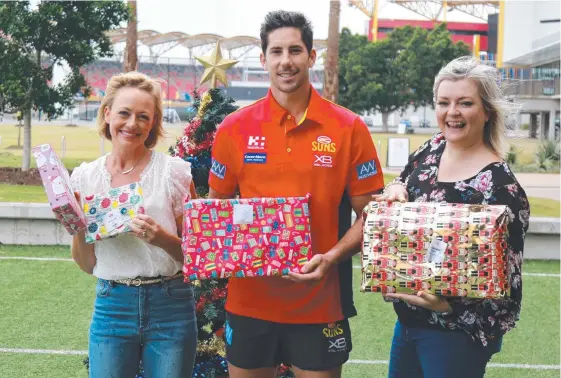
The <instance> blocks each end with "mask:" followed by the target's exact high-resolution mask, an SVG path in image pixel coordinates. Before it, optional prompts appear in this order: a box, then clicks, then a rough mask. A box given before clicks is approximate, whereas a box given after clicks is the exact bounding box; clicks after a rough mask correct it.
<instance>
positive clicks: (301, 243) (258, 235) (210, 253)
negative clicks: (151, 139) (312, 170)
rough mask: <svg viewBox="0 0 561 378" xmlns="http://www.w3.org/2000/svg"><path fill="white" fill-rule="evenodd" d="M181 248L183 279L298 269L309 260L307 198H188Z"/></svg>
mask: <svg viewBox="0 0 561 378" xmlns="http://www.w3.org/2000/svg"><path fill="white" fill-rule="evenodd" d="M182 249H183V254H184V255H185V259H184V265H183V274H184V276H185V280H186V281H193V280H203V279H216V278H229V277H238V278H241V277H259V276H284V275H287V274H288V273H289V272H296V273H299V272H300V269H301V268H302V266H303V265H304V264H306V263H307V262H308V261H309V260H310V259H311V258H312V238H311V233H310V212H309V196H306V197H287V198H242V199H230V200H219V199H197V200H192V201H187V202H186V203H185V205H184V208H183V243H182Z"/></svg>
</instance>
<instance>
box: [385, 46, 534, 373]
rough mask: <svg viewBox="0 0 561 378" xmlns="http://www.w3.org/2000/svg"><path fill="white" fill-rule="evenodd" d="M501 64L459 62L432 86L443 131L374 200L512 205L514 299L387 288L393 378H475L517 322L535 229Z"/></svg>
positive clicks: (509, 259) (509, 258)
mask: <svg viewBox="0 0 561 378" xmlns="http://www.w3.org/2000/svg"><path fill="white" fill-rule="evenodd" d="M498 78H499V73H498V71H497V69H496V68H494V67H491V66H487V65H484V64H480V63H479V62H477V61H476V60H474V59H473V58H469V57H464V58H458V59H455V60H453V61H451V62H450V63H448V64H447V65H446V66H445V67H443V68H442V69H441V70H440V72H439V74H438V75H437V77H436V79H435V82H434V87H433V91H434V99H435V108H436V118H437V121H438V126H439V128H440V133H438V134H437V135H435V136H434V137H433V138H432V139H430V140H429V141H427V142H426V143H425V144H424V145H422V146H421V147H420V148H419V149H418V150H417V151H416V152H415V153H413V154H412V155H411V156H410V158H409V163H408V164H407V166H406V167H405V168H404V169H403V171H402V172H401V174H400V175H399V177H397V178H396V179H395V180H394V181H393V182H391V183H390V184H389V185H387V186H386V189H385V191H384V194H383V195H381V196H378V197H377V198H376V199H377V200H387V201H396V200H397V201H410V202H415V201H417V202H448V203H468V204H501V205H508V207H509V209H510V212H509V214H510V218H511V222H510V224H509V226H508V248H507V251H505V254H506V256H505V260H506V261H507V264H508V266H509V269H508V271H509V273H510V276H509V277H508V278H509V283H510V286H511V291H510V295H509V296H508V297H507V298H505V299H497V300H491V299H469V298H463V297H462V298H458V297H439V296H435V295H432V294H429V293H426V292H423V291H420V292H418V293H417V294H416V295H409V294H396V293H394V294H386V295H385V297H386V300H391V301H393V302H394V309H395V311H396V313H397V316H398V320H397V323H396V326H395V331H394V337H393V341H392V348H391V353H390V366H389V377H390V378H402V377H403V378H422V377H425V378H449V377H454V378H462V377H465V378H478V377H483V376H484V374H485V368H486V365H487V363H488V361H489V360H490V358H491V356H492V355H493V354H494V353H497V352H499V351H500V349H501V344H502V337H503V335H504V334H505V333H506V332H507V331H509V330H510V329H512V328H513V327H514V326H515V323H516V321H517V320H518V319H519V315H520V304H521V301H522V270H521V268H522V253H523V249H524V238H525V233H526V231H527V229H528V220H529V215H530V212H529V205H528V199H527V198H526V194H525V192H524V190H523V189H522V187H521V186H520V184H519V183H518V181H517V180H516V177H514V175H513V174H512V172H511V171H510V168H509V167H508V165H507V164H506V163H505V162H504V160H503V159H502V151H503V144H504V141H505V123H506V121H507V116H508V114H509V107H510V106H511V105H512V103H510V102H509V101H507V100H506V99H505V98H504V97H503V95H502V93H501V90H500V88H499V86H498V83H497V81H498Z"/></svg>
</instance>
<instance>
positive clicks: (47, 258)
mask: <svg viewBox="0 0 561 378" xmlns="http://www.w3.org/2000/svg"><path fill="white" fill-rule="evenodd" d="M0 260H31V261H74V260H72V259H64V258H62V257H23V256H0Z"/></svg>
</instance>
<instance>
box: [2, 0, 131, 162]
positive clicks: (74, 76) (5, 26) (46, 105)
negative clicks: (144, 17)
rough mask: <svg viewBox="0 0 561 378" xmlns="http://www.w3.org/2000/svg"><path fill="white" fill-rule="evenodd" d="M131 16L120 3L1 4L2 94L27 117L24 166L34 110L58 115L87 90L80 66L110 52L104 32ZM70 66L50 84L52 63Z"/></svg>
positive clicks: (54, 2)
mask: <svg viewBox="0 0 561 378" xmlns="http://www.w3.org/2000/svg"><path fill="white" fill-rule="evenodd" d="M128 19H129V12H128V7H127V5H126V4H125V3H124V2H120V1H42V2H39V3H38V4H36V6H34V7H32V6H31V5H30V3H29V2H28V1H22V2H3V3H0V56H2V59H0V92H1V93H2V95H3V97H4V98H5V102H6V103H7V104H8V105H9V106H10V107H11V108H13V109H17V110H20V111H21V112H22V114H23V118H24V149H23V159H22V169H23V170H27V169H29V163H30V152H31V111H32V110H39V111H41V112H43V113H44V114H45V116H46V117H47V118H49V119H50V118H52V117H55V116H57V115H60V114H61V113H62V112H63V110H64V108H65V107H67V106H69V105H71V103H72V101H73V97H74V96H75V95H76V94H78V93H82V94H84V95H88V93H89V91H88V88H87V85H86V82H85V79H84V77H83V75H82V74H80V71H79V70H80V67H82V66H84V65H87V64H88V63H91V62H93V61H94V60H95V59H97V58H100V57H104V56H111V55H112V47H111V41H110V40H109V38H108V37H107V36H106V35H105V32H107V31H109V30H112V29H114V28H116V27H119V26H120V24H121V23H122V22H125V21H127V20H128ZM54 65H66V66H67V67H68V71H69V73H68V74H67V76H66V77H65V78H64V80H63V81H62V82H61V83H59V84H57V85H51V81H52V79H53V77H52V75H53V66H54Z"/></svg>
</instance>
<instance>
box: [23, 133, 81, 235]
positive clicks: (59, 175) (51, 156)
mask: <svg viewBox="0 0 561 378" xmlns="http://www.w3.org/2000/svg"><path fill="white" fill-rule="evenodd" d="M32 151H33V156H34V157H35V161H36V162H37V168H38V169H39V173H40V174H41V180H42V181H43V186H44V187H45V192H46V193H47V198H48V199H49V204H50V205H51V209H52V210H53V213H54V214H55V217H56V218H57V219H58V220H59V221H60V222H61V223H62V225H63V226H64V228H66V230H67V231H68V232H69V233H70V235H74V234H76V233H77V232H78V231H80V230H83V229H85V228H86V220H85V217H84V213H83V212H82V209H81V208H82V207H81V206H80V204H79V203H78V201H77V200H76V197H74V191H73V190H72V185H71V183H70V175H69V174H68V171H67V170H66V168H65V167H64V164H63V163H62V161H60V159H59V158H58V156H56V154H55V152H54V151H53V149H52V148H51V146H50V145H49V144H41V145H39V146H37V147H34V148H33V150H32Z"/></svg>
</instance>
